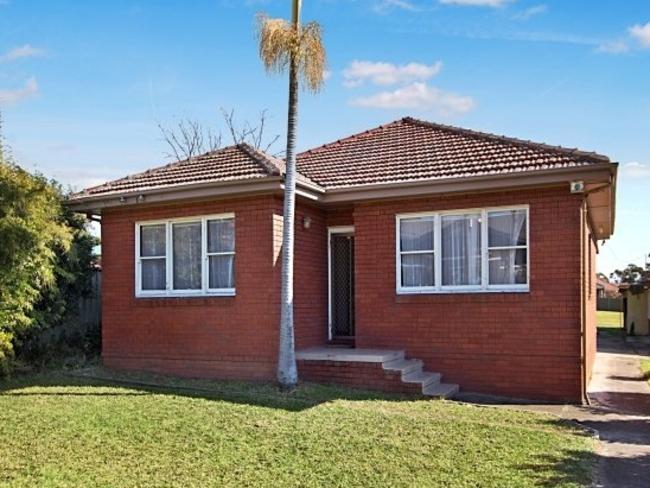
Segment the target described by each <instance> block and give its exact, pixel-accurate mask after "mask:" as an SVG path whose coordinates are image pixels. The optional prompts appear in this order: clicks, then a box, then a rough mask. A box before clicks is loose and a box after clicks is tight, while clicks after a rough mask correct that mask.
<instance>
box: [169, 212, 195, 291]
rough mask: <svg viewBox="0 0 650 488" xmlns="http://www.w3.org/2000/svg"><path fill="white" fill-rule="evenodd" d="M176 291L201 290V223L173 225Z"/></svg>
mask: <svg viewBox="0 0 650 488" xmlns="http://www.w3.org/2000/svg"><path fill="white" fill-rule="evenodd" d="M172 245H173V247H172V250H173V256H174V266H173V272H174V276H173V281H174V289H175V290H197V289H201V222H182V223H177V224H172Z"/></svg>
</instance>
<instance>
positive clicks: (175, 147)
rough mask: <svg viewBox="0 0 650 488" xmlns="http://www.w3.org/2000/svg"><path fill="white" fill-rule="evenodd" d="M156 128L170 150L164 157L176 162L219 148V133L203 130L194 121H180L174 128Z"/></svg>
mask: <svg viewBox="0 0 650 488" xmlns="http://www.w3.org/2000/svg"><path fill="white" fill-rule="evenodd" d="M158 128H159V129H160V132H161V134H162V136H163V140H164V141H165V142H166V143H167V146H168V148H169V150H170V151H169V152H167V153H165V156H166V157H168V158H171V159H174V160H176V161H182V160H185V159H193V158H195V157H196V156H198V155H200V154H204V153H207V152H211V151H216V150H217V149H219V148H220V147H221V139H222V138H221V133H214V132H213V131H212V130H210V129H205V128H204V127H203V126H202V125H201V124H200V123H199V122H198V121H196V120H190V119H181V120H179V121H178V122H177V124H176V125H175V126H174V127H171V128H168V127H165V126H163V125H162V124H158Z"/></svg>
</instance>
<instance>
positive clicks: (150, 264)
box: [140, 258, 167, 290]
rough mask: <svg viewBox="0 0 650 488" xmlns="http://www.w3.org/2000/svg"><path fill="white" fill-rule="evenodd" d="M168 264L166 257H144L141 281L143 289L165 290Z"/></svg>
mask: <svg viewBox="0 0 650 488" xmlns="http://www.w3.org/2000/svg"><path fill="white" fill-rule="evenodd" d="M166 270H167V266H166V263H165V258H159V259H143V260H142V261H141V268H140V273H141V275H142V276H141V281H142V289H143V290H164V289H165V282H166V281H167V279H166Z"/></svg>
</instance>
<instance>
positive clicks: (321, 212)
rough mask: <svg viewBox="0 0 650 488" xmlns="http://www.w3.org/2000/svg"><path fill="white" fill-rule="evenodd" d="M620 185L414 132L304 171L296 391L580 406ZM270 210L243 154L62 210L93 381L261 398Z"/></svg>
mask: <svg viewBox="0 0 650 488" xmlns="http://www.w3.org/2000/svg"><path fill="white" fill-rule="evenodd" d="M616 168H617V165H616V164H614V163H611V162H610V161H609V159H608V158H606V157H604V156H601V155H598V154H595V153H587V152H582V151H578V150H572V149H565V148H561V147H555V146H548V145H544V144H536V143H532V142H529V141H522V140H517V139H512V138H505V137H500V136H495V135H490V134H485V133H480V132H474V131H470V130H465V129H459V128H454V127H448V126H443V125H437V124H433V123H429V122H423V121H419V120H416V119H412V118H404V119H401V120H398V121H395V122H392V123H390V124H387V125H384V126H381V127H377V128H374V129H371V130H368V131H366V132H363V133H360V134H357V135H353V136H350V137H348V138H345V139H341V140H339V141H336V142H333V143H330V144H326V145H324V146H321V147H318V148H315V149H312V150H309V151H306V152H304V153H302V154H300V155H299V157H298V171H299V173H300V175H299V178H298V181H297V192H298V201H297V208H296V261H295V269H296V276H295V297H294V305H295V335H296V347H297V350H298V359H299V362H298V370H299V375H300V377H301V379H309V380H316V381H324V382H334V383H344V384H348V385H356V386H364V387H368V388H376V389H384V390H392V391H414V392H423V393H425V394H429V395H434V396H449V395H452V394H453V393H455V391H457V388H458V386H460V388H462V389H463V390H466V391H473V392H483V393H490V394H499V395H507V396H511V397H519V398H530V399H543V400H551V401H569V402H580V401H582V400H583V399H584V394H585V390H586V385H587V383H588V381H589V378H590V376H591V369H592V364H593V360H594V356H595V347H596V345H595V341H596V329H595V303H596V292H595V289H596V288H595V287H596V285H595V279H594V276H595V256H596V253H597V249H598V248H597V241H599V240H603V239H607V238H609V236H610V235H611V233H612V231H613V226H614V203H615V202H614V199H615V183H616ZM282 198H283V162H282V161H280V160H278V159H276V158H274V157H271V156H269V155H266V154H263V153H262V152H260V151H257V150H255V149H253V148H251V147H249V146H247V145H244V144H240V145H237V146H231V147H226V148H223V149H220V150H218V151H215V152H212V153H208V154H206V155H203V156H200V157H198V158H196V159H194V160H192V161H182V162H178V163H173V164H169V165H166V166H162V167H159V168H156V169H152V170H149V171H146V172H144V173H140V174H136V175H132V176H129V177H126V178H123V179H120V180H116V181H113V182H109V183H106V184H103V185H100V186H96V187H93V188H89V189H87V190H85V191H83V192H81V193H77V194H75V195H73V196H71V198H70V200H69V202H68V204H69V205H70V206H71V208H73V209H75V210H77V211H80V212H85V213H87V214H93V215H101V229H102V263H103V274H104V277H103V280H104V281H103V291H102V310H103V351H102V357H103V361H104V363H105V364H106V365H107V366H108V367H112V368H125V369H139V370H150V371H158V372H165V373H171V374H175V375H181V376H194V377H214V378H238V379H250V380H271V379H273V378H274V376H275V366H276V358H277V349H278V346H277V343H278V324H279V296H280V270H279V268H280V266H279V261H280V245H281V233H282ZM441 378H444V382H442V381H441Z"/></svg>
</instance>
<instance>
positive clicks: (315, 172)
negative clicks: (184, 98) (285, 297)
mask: <svg viewBox="0 0 650 488" xmlns="http://www.w3.org/2000/svg"><path fill="white" fill-rule="evenodd" d="M607 162H609V159H608V158H607V157H605V156H601V155H598V154H596V153H587V152H583V151H578V150H577V149H566V148H562V147H559V146H549V145H546V144H538V143H533V142H530V141H522V140H519V139H512V138H507V137H501V136H496V135H493V134H486V133H483V132H476V131H471V130H468V129H460V128H457V127H450V126H445V125H439V124H434V123H430V122H424V121H421V120H417V119H413V118H410V117H406V118H403V119H400V120H397V121H395V122H391V123H390V124H386V125H382V126H380V127H377V128H375V129H371V130H368V131H365V132H363V133H360V134H356V135H353V136H350V137H347V138H345V139H341V140H338V141H336V142H333V143H330V144H325V145H323V146H320V147H317V148H315V149H311V150H309V151H306V152H303V153H301V154H299V155H298V171H299V174H298V181H299V182H302V183H305V184H309V185H313V186H315V187H318V186H320V187H322V188H340V187H354V186H358V185H367V184H379V183H397V182H409V181H417V180H432V179H442V178H461V177H468V176H480V175H491V174H506V173H512V172H523V171H526V172H528V171H538V170H544V169H554V168H566V167H577V166H585V165H590V164H597V163H607ZM284 172H285V162H284V161H283V160H281V159H278V158H275V157H273V156H270V155H267V154H265V153H264V152H262V151H259V150H256V149H254V148H253V147H251V146H249V145H247V144H238V145H235V146H229V147H225V148H223V149H219V150H217V151H213V152H210V153H207V154H203V155H201V156H198V157H196V158H194V159H192V160H190V161H187V160H186V161H179V162H176V163H171V164H168V165H166V166H160V167H158V168H154V169H150V170H147V171H144V172H142V173H137V174H133V175H130V176H127V177H125V178H121V179H118V180H115V181H111V182H108V183H104V184H102V185H98V186H94V187H92V188H88V189H86V190H84V191H82V192H79V193H75V194H73V195H71V196H70V197H69V200H71V201H74V200H79V199H85V198H89V197H98V198H101V197H102V196H104V195H106V196H112V195H118V194H119V195H122V194H128V193H136V192H141V191H148V190H157V189H171V188H174V187H180V186H186V185H192V184H201V183H216V182H219V183H223V182H229V181H232V182H235V181H243V180H255V179H261V178H267V177H274V176H281V175H283V174H284Z"/></svg>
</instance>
